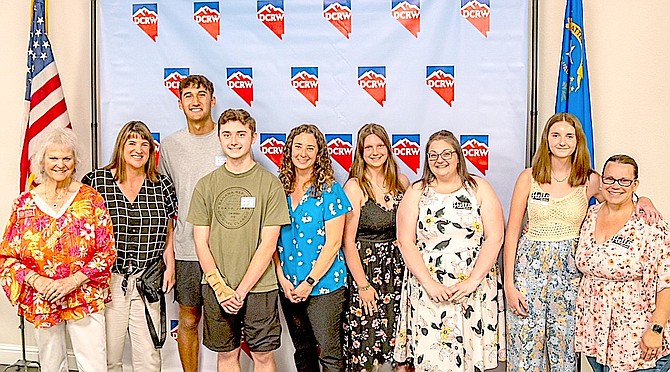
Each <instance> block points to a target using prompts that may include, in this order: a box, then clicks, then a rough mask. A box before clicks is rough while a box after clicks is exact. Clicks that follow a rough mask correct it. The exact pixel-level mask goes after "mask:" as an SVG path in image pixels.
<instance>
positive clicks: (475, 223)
mask: <svg viewBox="0 0 670 372" xmlns="http://www.w3.org/2000/svg"><path fill="white" fill-rule="evenodd" d="M482 241H483V227H482V219H481V216H480V214H479V205H478V203H477V199H476V198H475V196H474V195H472V193H471V192H470V191H469V190H468V189H466V188H461V189H459V190H457V191H455V192H453V193H451V194H440V193H437V192H435V191H434V190H433V189H431V188H426V190H424V192H423V193H422V195H421V198H420V200H419V219H418V222H417V246H418V248H419V252H420V253H421V255H422V256H423V259H424V262H425V264H426V266H427V267H428V270H429V271H430V272H431V274H432V276H433V278H434V279H435V280H437V281H438V282H440V283H442V284H445V285H452V284H455V283H457V282H459V281H462V280H465V279H466V278H467V277H468V275H469V274H470V272H471V271H472V269H473V268H474V266H475V262H476V260H477V257H478V255H479V249H480V247H481V244H482ZM499 278H500V276H499V274H498V268H497V266H494V268H493V269H492V270H491V271H490V272H489V273H488V274H487V275H486V277H485V278H484V280H483V281H482V283H481V284H480V286H479V287H477V289H476V290H475V291H474V292H473V293H472V294H470V296H468V297H467V298H466V299H465V300H464V301H463V302H462V303H460V304H456V303H452V302H442V303H434V302H433V301H431V299H430V297H429V296H428V294H427V293H426V291H425V290H424V288H423V287H422V286H421V284H420V283H419V281H418V280H417V279H416V278H415V277H414V276H413V275H412V274H411V272H409V270H407V271H406V273H405V282H404V286H403V291H402V297H401V303H400V312H401V314H400V320H399V322H398V324H399V325H398V337H397V342H396V347H395V355H394V357H395V359H396V360H397V361H399V362H403V361H406V360H408V359H409V360H412V361H413V362H414V365H415V367H416V370H417V371H462V372H466V371H467V372H472V371H484V370H486V369H490V368H495V367H496V366H497V364H498V352H499V348H500V347H501V346H500V345H499V337H498V330H499V329H504V325H502V324H501V325H500V326H499V319H502V317H501V316H500V314H501V310H502V309H501V307H500V306H499V305H500V304H499V301H501V298H502V297H501V295H502V291H501V286H500V281H499Z"/></svg>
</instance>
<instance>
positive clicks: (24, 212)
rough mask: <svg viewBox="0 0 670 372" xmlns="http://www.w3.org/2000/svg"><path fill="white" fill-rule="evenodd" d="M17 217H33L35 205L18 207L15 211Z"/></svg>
mask: <svg viewBox="0 0 670 372" xmlns="http://www.w3.org/2000/svg"><path fill="white" fill-rule="evenodd" d="M16 214H17V215H18V217H19V218H28V217H35V207H30V208H25V209H19V210H17V211H16Z"/></svg>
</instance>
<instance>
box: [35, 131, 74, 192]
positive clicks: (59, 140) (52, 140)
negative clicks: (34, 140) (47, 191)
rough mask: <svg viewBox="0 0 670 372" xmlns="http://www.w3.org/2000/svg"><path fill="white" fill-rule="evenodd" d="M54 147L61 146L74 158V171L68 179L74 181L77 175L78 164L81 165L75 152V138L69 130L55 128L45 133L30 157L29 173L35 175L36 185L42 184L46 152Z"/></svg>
mask: <svg viewBox="0 0 670 372" xmlns="http://www.w3.org/2000/svg"><path fill="white" fill-rule="evenodd" d="M54 146H63V147H65V148H66V149H68V150H71V151H72V155H73V157H74V170H73V172H72V175H71V176H70V177H71V178H72V179H73V180H75V179H76V177H75V174H76V173H77V168H78V167H79V164H81V159H80V158H79V151H77V136H76V135H75V134H74V131H73V130H72V129H70V128H56V129H51V130H49V132H48V133H46V135H45V136H44V139H43V140H42V142H41V143H40V145H39V147H38V148H37V151H35V154H33V156H31V157H30V172H32V174H34V175H35V181H36V182H37V183H43V182H44V160H45V157H46V153H47V150H49V148H52V147H54Z"/></svg>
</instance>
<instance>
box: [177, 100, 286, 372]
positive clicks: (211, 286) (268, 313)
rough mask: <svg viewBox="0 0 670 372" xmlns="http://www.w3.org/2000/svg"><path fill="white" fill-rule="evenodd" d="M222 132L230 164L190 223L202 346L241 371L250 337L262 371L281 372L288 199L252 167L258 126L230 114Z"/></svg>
mask: <svg viewBox="0 0 670 372" xmlns="http://www.w3.org/2000/svg"><path fill="white" fill-rule="evenodd" d="M218 131H219V142H220V143H221V147H222V149H223V152H224V154H225V155H226V157H227V160H226V162H225V163H224V164H223V165H222V166H221V167H219V168H218V169H217V170H215V171H214V172H212V173H210V174H208V175H206V176H205V177H203V178H202V179H201V180H200V181H198V183H197V185H196V187H195V190H194V192H193V197H192V199H191V205H190V207H189V213H188V218H187V220H188V222H190V223H192V224H193V225H194V229H193V235H194V238H195V246H196V253H197V255H198V261H199V262H200V266H201V267H202V270H203V272H204V273H205V275H204V276H205V280H206V284H205V283H203V287H202V292H203V300H204V318H205V322H204V339H203V344H204V345H205V346H206V347H207V348H209V349H211V350H213V351H216V352H217V353H218V361H217V363H218V370H219V371H223V370H224V368H225V369H226V371H239V368H240V367H239V353H240V338H241V334H242V332H244V336H245V340H246V341H247V343H248V344H249V348H250V350H251V356H252V358H253V360H254V369H255V371H275V370H276V365H275V361H274V355H273V350H276V349H277V348H279V346H280V336H281V326H280V324H279V312H278V309H277V294H278V290H277V288H278V287H277V279H276V276H275V274H274V266H273V265H274V264H273V263H272V255H273V254H274V252H275V249H276V246H277V238H278V236H279V230H280V227H281V226H282V225H285V224H288V223H289V221H290V220H289V216H288V205H287V203H286V196H285V194H284V189H283V187H282V186H281V183H280V182H279V179H278V178H277V177H276V176H274V175H273V174H272V173H270V172H269V171H268V170H266V169H265V168H263V167H262V166H261V165H260V164H258V163H256V162H255V161H254V159H253V156H252V154H251V145H252V144H253V143H254V142H255V141H256V137H257V134H256V121H255V120H254V118H252V117H251V115H249V113H248V112H247V111H245V110H242V109H237V110H233V109H229V110H226V111H224V112H223V114H221V117H220V118H219V122H218Z"/></svg>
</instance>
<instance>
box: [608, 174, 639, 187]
mask: <svg viewBox="0 0 670 372" xmlns="http://www.w3.org/2000/svg"><path fill="white" fill-rule="evenodd" d="M605 178H607V179H609V180H611V181H612V182H607V181H605ZM600 181H601V182H602V183H603V184H604V185H614V184H615V183H617V184H619V186H621V187H631V186H632V185H633V184H634V183H635V181H637V178H633V179H632V180H631V179H628V178H614V177H611V176H607V177H605V176H600ZM622 181H625V182H626V183H628V182H630V183H629V184H627V185H624V184H623V183H621V182H622Z"/></svg>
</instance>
